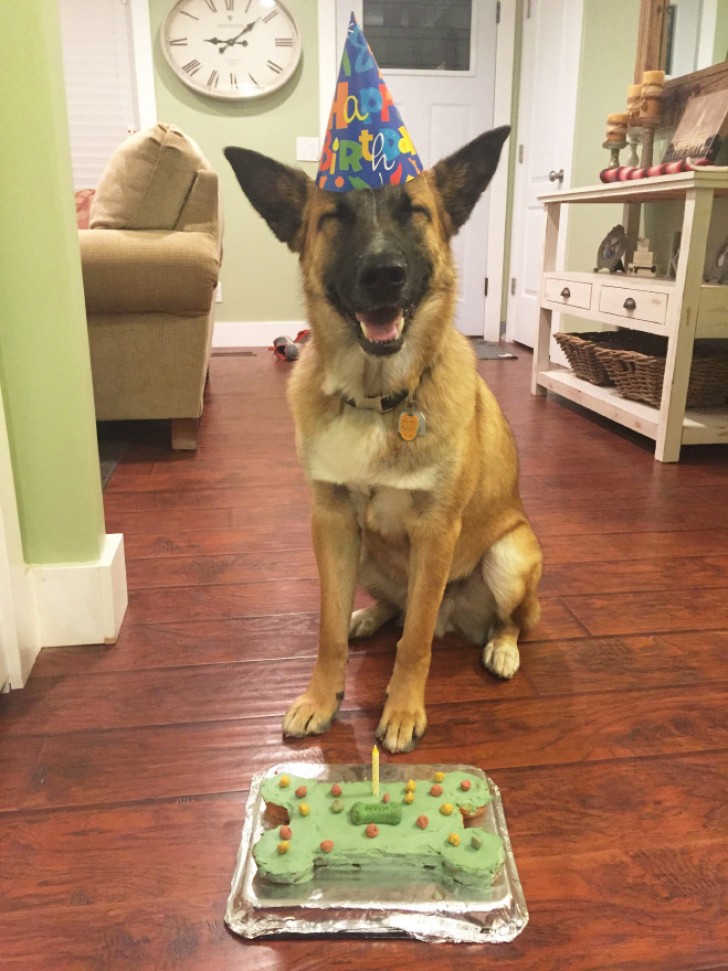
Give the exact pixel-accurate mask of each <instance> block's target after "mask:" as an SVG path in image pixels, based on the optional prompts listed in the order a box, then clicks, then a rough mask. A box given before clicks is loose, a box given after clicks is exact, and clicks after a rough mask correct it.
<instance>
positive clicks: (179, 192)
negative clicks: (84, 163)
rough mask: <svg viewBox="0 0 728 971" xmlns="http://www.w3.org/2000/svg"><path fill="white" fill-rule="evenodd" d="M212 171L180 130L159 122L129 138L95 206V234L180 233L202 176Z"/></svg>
mask: <svg viewBox="0 0 728 971" xmlns="http://www.w3.org/2000/svg"><path fill="white" fill-rule="evenodd" d="M209 169H210V165H209V162H208V161H207V159H206V158H205V156H204V155H203V154H202V152H201V151H200V149H199V148H198V146H197V145H196V144H195V143H194V142H193V141H192V140H191V139H190V138H189V137H188V136H186V135H185V134H183V132H181V131H180V129H179V128H176V127H175V126H174V125H168V124H164V123H162V122H159V123H158V124H156V125H155V126H154V127H153V128H150V129H147V130H145V131H143V132H138V133H137V134H136V135H132V136H131V137H130V138H127V140H126V141H125V142H123V143H122V144H121V145H120V146H119V148H118V149H117V150H116V151H115V152H114V154H113V155H112V156H111V159H110V160H109V163H108V165H107V166H106V169H105V170H104V173H103V174H102V176H101V181H100V182H99V184H98V186H97V187H96V194H95V195H94V200H93V203H92V205H91V216H90V222H89V225H90V228H91V229H174V228H175V227H177V222H178V220H179V217H180V213H181V212H182V210H183V208H184V205H185V203H186V202H187V198H188V196H189V194H190V191H191V189H192V186H193V184H194V182H195V178H196V175H197V173H198V172H199V171H200V170H209Z"/></svg>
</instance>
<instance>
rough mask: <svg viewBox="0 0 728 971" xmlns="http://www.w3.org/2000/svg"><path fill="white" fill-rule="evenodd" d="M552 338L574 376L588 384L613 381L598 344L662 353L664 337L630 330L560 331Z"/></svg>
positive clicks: (605, 346) (663, 351)
mask: <svg viewBox="0 0 728 971" xmlns="http://www.w3.org/2000/svg"><path fill="white" fill-rule="evenodd" d="M554 340H555V341H556V343H557V344H558V345H559V347H560V348H561V350H562V351H563V352H564V354H565V355H566V359H567V361H568V362H569V366H570V367H571V370H572V371H573V372H574V374H575V375H576V376H577V378H581V379H582V381H588V382H589V383H590V384H599V385H613V384H614V378H613V377H612V376H611V375H610V374H609V372H608V371H607V369H606V367H605V365H604V362H603V361H601V360H600V359H599V357H598V356H597V353H596V352H597V349H598V348H611V347H618V348H620V349H621V350H635V351H641V352H644V353H649V354H658V355H659V354H665V353H666V351H667V339H666V338H664V337H661V336H657V335H654V334H643V333H641V332H639V331H633V330H613V331H609V330H607V331H589V332H586V333H580V334H567V333H565V332H561V331H560V332H559V333H557V334H554Z"/></svg>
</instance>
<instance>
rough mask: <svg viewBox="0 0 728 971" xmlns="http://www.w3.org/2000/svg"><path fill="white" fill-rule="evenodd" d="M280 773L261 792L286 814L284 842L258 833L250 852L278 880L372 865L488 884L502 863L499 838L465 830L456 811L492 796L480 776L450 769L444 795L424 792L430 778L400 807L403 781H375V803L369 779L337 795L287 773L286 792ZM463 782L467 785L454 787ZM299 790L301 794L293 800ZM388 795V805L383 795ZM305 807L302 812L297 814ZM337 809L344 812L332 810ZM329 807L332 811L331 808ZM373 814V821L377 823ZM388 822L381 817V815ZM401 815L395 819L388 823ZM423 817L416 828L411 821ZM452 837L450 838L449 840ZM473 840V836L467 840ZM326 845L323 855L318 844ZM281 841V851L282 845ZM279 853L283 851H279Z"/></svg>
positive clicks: (325, 785)
mask: <svg viewBox="0 0 728 971" xmlns="http://www.w3.org/2000/svg"><path fill="white" fill-rule="evenodd" d="M280 778H281V776H280V775H276V776H273V777H271V778H269V779H265V780H264V781H263V783H262V785H261V794H262V796H263V799H264V800H265V802H266V803H268V804H270V805H272V806H279V807H282V808H283V809H285V810H286V812H287V813H288V818H289V823H288V827H289V829H290V830H291V836H290V838H289V839H287V840H284V839H282V838H281V836H280V833H279V829H280V826H276V827H274V828H273V829H270V830H267V831H266V832H264V833H263V834H262V836H261V837H260V839H259V840H258V841H257V843H256V844H255V846H254V847H253V857H254V859H255V862H256V863H257V865H258V869H259V871H260V873H261V874H262V875H263V876H265V877H267V878H268V879H269V880H271V881H274V882H276V883H303V882H305V881H307V880H310V879H312V877H313V875H314V871H315V869H316V868H317V867H330V868H336V867H338V868H342V869H348V868H351V867H352V866H366V865H367V864H369V865H375V866H376V867H377V868H381V867H382V866H384V867H391V868H392V869H393V870H397V871H403V870H405V869H406V868H407V867H411V866H419V867H428V868H433V867H434V868H435V869H437V868H440V870H441V872H442V873H443V874H444V875H446V876H448V877H450V878H451V879H452V880H454V881H455V882H457V883H464V884H468V885H482V884H484V883H485V884H489V883H490V882H491V881H492V880H493V877H494V876H495V874H496V873H497V872H498V870H499V869H500V867H501V866H502V864H503V860H504V853H503V844H502V841H501V839H500V837H499V836H497V835H495V834H494V833H490V832H488V831H487V830H485V829H483V828H482V827H477V826H472V827H467V829H466V828H465V826H464V824H463V817H462V815H461V812H460V808H461V807H463V808H465V807H468V808H467V812H468V813H470V814H472V810H473V807H477V809H481V808H482V807H484V806H486V805H487V804H488V803H489V802H490V801H491V799H492V797H491V794H490V790H489V789H488V786H487V784H486V783H485V782H484V780H483V779H481V778H479V777H478V776H476V775H472V774H470V773H468V772H460V771H452V772H448V773H447V774H446V776H445V779H444V780H443V781H442V782H441V783H440V785H441V786H442V790H443V791H442V794H441V795H439V796H433V795H431V794H430V787H431V785H432V783H433V780H431V779H422V780H418V781H417V787H416V790H415V792H414V800H413V801H412V802H411V803H405V802H404V797H405V795H406V789H405V783H404V782H384V781H381V782H380V787H379V788H380V794H379V798H378V800H377V799H375V798H374V797H372V788H371V782H341V783H339V785H340V787H341V795H339V796H334V795H333V794H332V793H331V782H317V781H315V780H312V779H303V778H299V777H297V776H293V775H291V776H289V779H290V782H289V785H288V786H286V787H281V786H280ZM464 779H467V780H468V781H469V782H470V788H469V789H468V790H467V791H466V790H463V789H461V788H460V783H461V782H462V781H463V780H464ZM299 786H305V787H306V790H307V791H306V795H305V796H304V797H302V798H299V797H297V796H296V794H295V791H296V789H298V787H299ZM385 793H386V794H388V795H389V800H390V801H389V803H384V802H382V801H381V800H382V796H384V795H385ZM302 803H305V804H306V807H308V813H305V808H304V813H305V814H302V813H301V811H300V807H301V804H302ZM448 803H449V804H450V805H451V806H453V807H454V809H453V811H452V812H451V813H450V814H447V815H446V814H443V813H442V812H440V807H441V806H443V805H446V804H448ZM339 804H341V805H342V811H338V812H337V810H338V809H339ZM332 810H333V811H332ZM377 816H379V818H376V817H377ZM385 816H386V817H387V818H384V817H385ZM396 816H399V820H400V821H399V822H398V823H396V822H394V818H395V817H396ZM421 816H426V817H427V825H426V826H425V827H424V828H421V827H420V826H418V825H417V820H418V818H419V817H421ZM372 822H375V823H377V824H380V823H382V822H384V823H389V822H394V825H384V826H381V827H380V828H379V831H378V833H377V835H376V836H374V837H371V836H369V835H367V824H368V823H372ZM452 834H456V837H455V838H453V841H452V842H450V839H449V838H450V837H451V835H452ZM473 837H477V838H473ZM325 841H330V842H331V843H333V847H332V848H330V849H329V852H325V851H324V850H322V849H321V843H322V842H325ZM284 843H285V844H287V846H286V847H285V852H279V846H280V844H284ZM280 848H283V847H280Z"/></svg>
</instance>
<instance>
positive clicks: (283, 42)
mask: <svg viewBox="0 0 728 971" xmlns="http://www.w3.org/2000/svg"><path fill="white" fill-rule="evenodd" d="M276 47H293V38H292V37H276Z"/></svg>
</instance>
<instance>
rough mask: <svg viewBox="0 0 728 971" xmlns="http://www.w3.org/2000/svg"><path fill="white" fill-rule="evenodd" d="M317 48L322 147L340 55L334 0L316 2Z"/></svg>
mask: <svg viewBox="0 0 728 971" xmlns="http://www.w3.org/2000/svg"><path fill="white" fill-rule="evenodd" d="M318 46H319V129H320V135H321V144H322V145H323V139H324V135H325V133H326V126H327V125H328V123H329V113H330V112H331V102H332V101H333V99H334V93H335V86H336V78H337V75H338V71H339V58H340V55H339V54H338V52H337V50H336V0H318ZM337 55H338V56H337Z"/></svg>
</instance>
